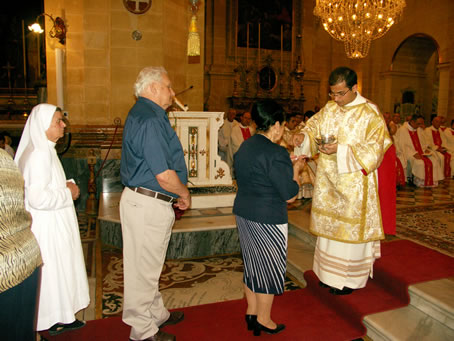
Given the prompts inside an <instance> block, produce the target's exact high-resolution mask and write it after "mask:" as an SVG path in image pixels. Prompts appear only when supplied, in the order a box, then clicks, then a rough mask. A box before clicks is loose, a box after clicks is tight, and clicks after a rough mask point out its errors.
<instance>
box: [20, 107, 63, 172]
mask: <svg viewBox="0 0 454 341" xmlns="http://www.w3.org/2000/svg"><path fill="white" fill-rule="evenodd" d="M56 109H57V107H56V106H55V105H52V104H47V103H42V104H38V105H37V106H35V107H34V108H33V110H32V112H31V113H30V116H29V117H28V119H27V122H26V123H25V127H24V131H23V132H22V136H21V139H20V142H19V146H18V147H17V151H16V157H15V158H14V161H15V162H16V164H17V165H18V167H19V169H20V170H21V172H22V174H23V172H24V167H25V164H26V163H27V161H28V159H29V157H30V154H31V153H32V152H33V151H34V150H41V151H45V150H47V151H49V152H48V153H45V155H49V159H50V157H51V154H50V149H49V148H50V145H49V140H48V138H47V135H46V130H47V129H49V126H50V124H51V122H52V117H53V116H54V113H55V110H56ZM43 162H45V160H43Z"/></svg>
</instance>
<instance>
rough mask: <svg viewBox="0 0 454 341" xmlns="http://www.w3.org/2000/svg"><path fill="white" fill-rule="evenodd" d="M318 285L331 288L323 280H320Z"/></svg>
mask: <svg viewBox="0 0 454 341" xmlns="http://www.w3.org/2000/svg"><path fill="white" fill-rule="evenodd" d="M318 285H319V286H320V287H322V288H331V287H330V286H329V285H328V284H325V283H323V282H322V281H318Z"/></svg>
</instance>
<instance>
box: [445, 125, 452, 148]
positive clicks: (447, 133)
mask: <svg viewBox="0 0 454 341" xmlns="http://www.w3.org/2000/svg"><path fill="white" fill-rule="evenodd" d="M443 134H444V135H445V136H446V141H447V143H448V149H450V150H454V129H452V128H446V129H445V131H444V132H443Z"/></svg>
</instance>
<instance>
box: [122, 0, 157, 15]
mask: <svg viewBox="0 0 454 341" xmlns="http://www.w3.org/2000/svg"><path fill="white" fill-rule="evenodd" d="M151 2H152V0H123V5H124V6H125V8H126V9H127V10H128V11H129V12H131V13H134V14H144V13H145V12H146V11H148V10H149V9H150V8H151Z"/></svg>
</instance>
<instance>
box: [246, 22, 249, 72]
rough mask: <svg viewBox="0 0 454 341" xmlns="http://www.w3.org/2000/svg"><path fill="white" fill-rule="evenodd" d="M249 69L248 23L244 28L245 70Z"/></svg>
mask: <svg viewBox="0 0 454 341" xmlns="http://www.w3.org/2000/svg"><path fill="white" fill-rule="evenodd" d="M248 67H249V23H247V28H246V68H248Z"/></svg>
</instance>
